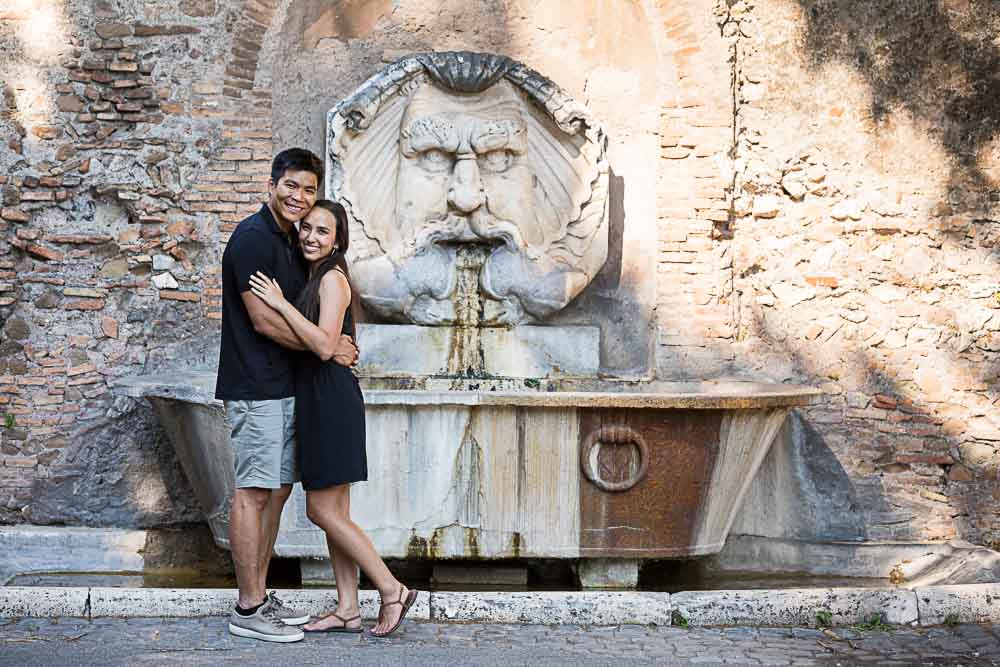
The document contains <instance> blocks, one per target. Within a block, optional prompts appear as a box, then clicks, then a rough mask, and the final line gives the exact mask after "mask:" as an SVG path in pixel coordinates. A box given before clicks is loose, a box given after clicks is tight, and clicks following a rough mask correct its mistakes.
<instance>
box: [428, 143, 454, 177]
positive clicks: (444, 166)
mask: <svg viewBox="0 0 1000 667" xmlns="http://www.w3.org/2000/svg"><path fill="white" fill-rule="evenodd" d="M452 162H454V160H453V159H452V156H451V154H450V153H447V152H445V151H443V150H441V149H440V148H431V149H430V150H426V151H424V152H423V153H421V154H420V166H421V167H423V168H424V169H426V170H427V171H433V172H442V171H448V170H450V169H451V164H452Z"/></svg>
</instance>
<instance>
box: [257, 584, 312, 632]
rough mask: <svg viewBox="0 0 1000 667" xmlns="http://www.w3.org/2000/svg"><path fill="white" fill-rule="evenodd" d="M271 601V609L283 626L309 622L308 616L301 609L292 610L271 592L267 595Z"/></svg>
mask: <svg viewBox="0 0 1000 667" xmlns="http://www.w3.org/2000/svg"><path fill="white" fill-rule="evenodd" d="M267 597H268V599H270V600H271V608H272V609H274V611H275V613H276V614H278V618H280V619H281V620H282V621H284V623H285V625H303V624H305V623H308V622H309V618H310V616H309V614H307V613H305V612H304V611H302V610H301V609H292V608H291V607H289V606H288V605H286V604H285V603H284V602H282V601H281V598H279V597H278V594H277V593H275V592H274V591H271V592H270V593H268V594H267Z"/></svg>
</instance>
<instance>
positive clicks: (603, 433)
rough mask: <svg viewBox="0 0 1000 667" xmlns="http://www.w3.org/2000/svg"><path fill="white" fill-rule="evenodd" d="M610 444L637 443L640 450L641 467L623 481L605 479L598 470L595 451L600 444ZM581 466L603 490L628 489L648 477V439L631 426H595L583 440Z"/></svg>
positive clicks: (587, 475)
mask: <svg viewBox="0 0 1000 667" xmlns="http://www.w3.org/2000/svg"><path fill="white" fill-rule="evenodd" d="M600 443H605V444H609V445H627V444H631V445H635V448H636V449H638V450H639V468H638V470H636V471H635V473H633V474H632V475H631V476H630V477H629V478H628V479H625V480H622V481H621V482H609V481H607V480H605V479H603V478H602V477H601V475H600V473H599V472H598V471H597V469H596V468H597V454H598V453H599V452H600V449H597V451H595V448H596V447H597V445H598V444H600ZM580 454H581V456H580V466H581V467H582V468H583V474H584V475H585V476H586V477H587V479H589V480H590V481H591V483H593V484H594V486H596V487H597V488H599V489H601V490H602V491H608V492H612V493H613V492H619V491H628V490H629V489H631V488H632V487H633V486H635V485H636V484H638V483H639V482H641V481H642V480H643V478H645V477H646V473H647V472H648V471H649V447H648V446H647V445H646V440H645V438H643V437H642V436H641V435H640V434H639V433H638V432H637V431H636V430H635V429H633V428H631V427H629V426H601V427H599V428H595V429H594V430H593V431H591V432H590V434H589V435H588V436H587V437H586V438H585V439H584V441H583V450H582V451H581V452H580Z"/></svg>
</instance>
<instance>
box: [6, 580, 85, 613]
mask: <svg viewBox="0 0 1000 667" xmlns="http://www.w3.org/2000/svg"><path fill="white" fill-rule="evenodd" d="M87 592H88V589H87V588H85V587H60V588H39V587H34V586H0V618H22V617H39V618H49V617H53V616H83V615H85V614H86V608H87Z"/></svg>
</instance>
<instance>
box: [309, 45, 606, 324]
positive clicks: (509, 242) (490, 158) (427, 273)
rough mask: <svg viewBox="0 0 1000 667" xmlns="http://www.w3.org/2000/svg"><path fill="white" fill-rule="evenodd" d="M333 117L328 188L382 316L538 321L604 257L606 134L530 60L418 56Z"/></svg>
mask: <svg viewBox="0 0 1000 667" xmlns="http://www.w3.org/2000/svg"><path fill="white" fill-rule="evenodd" d="M328 120H329V125H328V130H329V136H328V146H327V149H328V157H329V170H328V181H327V193H328V196H330V197H332V198H336V199H338V200H340V201H341V202H342V203H343V204H344V205H345V207H346V209H347V210H348V213H349V216H350V222H351V258H350V259H351V261H352V271H353V279H354V282H355V285H356V287H357V289H358V291H359V293H360V296H361V298H362V299H363V301H364V302H365V304H366V306H367V307H369V308H370V309H372V310H374V311H375V312H376V313H378V314H379V315H380V316H382V317H384V318H387V319H390V320H395V321H404V322H413V323H417V324H429V325H451V324H477V325H513V324H519V323H524V322H532V321H538V320H540V319H543V318H544V317H546V316H547V315H549V314H551V313H553V312H555V311H557V310H560V309H561V308H563V307H565V306H566V305H567V304H568V303H569V302H570V301H571V300H572V299H573V298H574V297H575V296H576V295H577V294H579V293H580V291H581V290H582V289H583V288H584V287H586V285H587V284H588V283H589V282H590V281H591V280H592V279H593V277H594V275H595V274H596V273H597V271H598V270H599V269H600V267H601V266H602V265H603V264H604V261H605V259H606V257H607V221H606V200H607V178H608V174H607V163H606V158H605V151H606V140H605V137H604V133H603V131H602V129H601V128H600V126H599V125H598V124H597V123H596V122H595V121H594V120H593V119H592V118H591V116H590V113H589V111H587V110H586V109H585V108H584V107H582V106H580V105H578V104H576V103H575V102H573V101H572V100H571V99H569V97H568V96H566V95H565V93H563V92H562V91H560V90H559V89H558V88H557V87H556V86H555V85H554V84H552V83H551V82H550V81H548V80H547V79H545V78H544V77H542V76H541V75H539V74H537V73H536V72H533V71H532V70H529V69H528V68H526V67H524V66H523V65H520V64H518V63H516V62H514V61H512V60H510V59H508V58H504V57H502V56H491V55H485V54H472V53H464V52H462V53H434V54H418V55H415V56H411V57H409V58H405V59H403V60H401V61H399V62H397V63H395V64H393V65H391V66H389V67H388V68H386V69H385V70H383V71H382V72H381V73H379V74H377V75H376V76H374V77H372V78H371V79H369V80H368V81H367V82H366V83H365V84H364V85H362V86H361V87H360V88H359V89H358V90H357V91H355V93H354V94H353V95H351V96H350V97H348V98H347V99H346V100H344V101H343V102H341V103H340V104H338V105H337V107H335V108H334V109H333V110H332V111H331V112H330V115H329V119H328ZM470 271H471V272H472V274H473V275H474V276H475V279H474V280H472V281H471V283H470V281H469V280H468V279H465V278H467V276H466V277H465V278H463V275H462V274H463V272H465V273H466V274H467V273H468V272H470ZM470 303H471V306H470ZM470 308H471V310H472V311H474V320H475V321H474V322H469V315H468V313H469V311H470Z"/></svg>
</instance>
